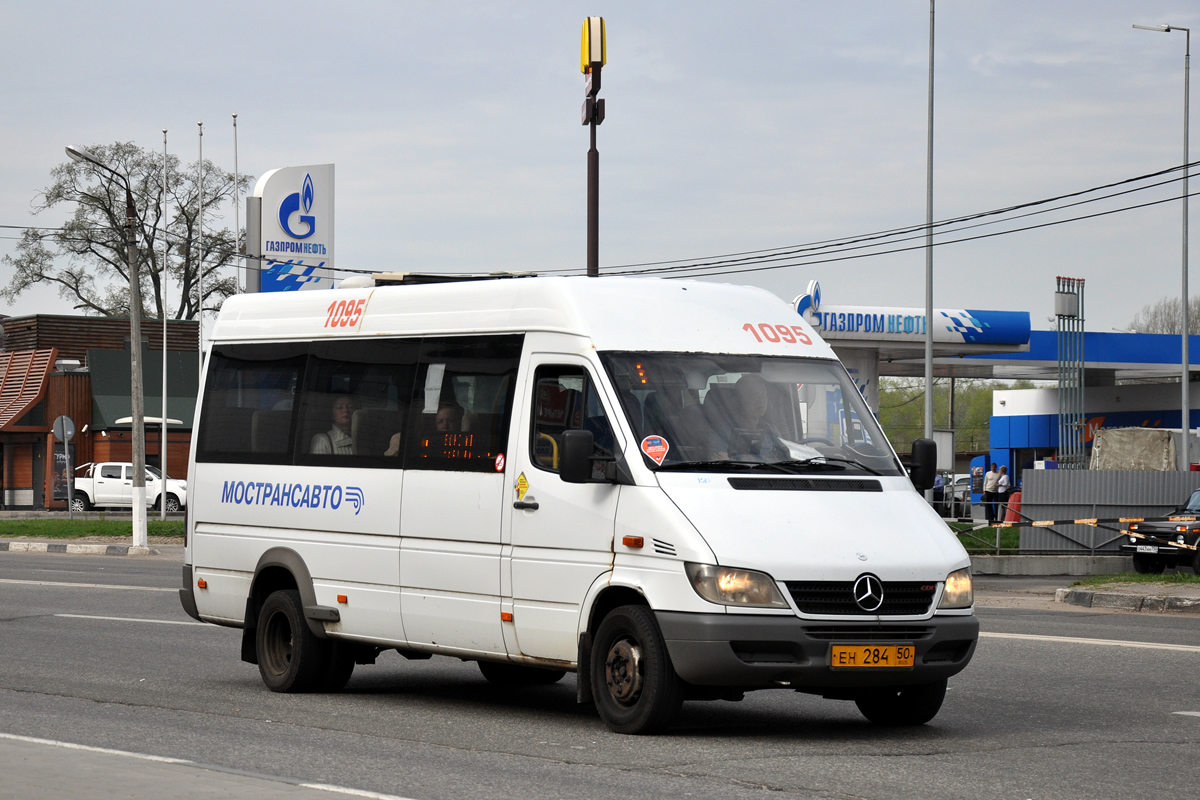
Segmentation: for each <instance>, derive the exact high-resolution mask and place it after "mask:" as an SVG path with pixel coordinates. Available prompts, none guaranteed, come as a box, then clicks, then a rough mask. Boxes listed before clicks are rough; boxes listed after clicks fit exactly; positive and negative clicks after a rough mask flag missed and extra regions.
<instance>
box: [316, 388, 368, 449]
mask: <svg viewBox="0 0 1200 800" xmlns="http://www.w3.org/2000/svg"><path fill="white" fill-rule="evenodd" d="M357 408H358V403H356V402H354V398H352V397H351V396H350V395H348V394H339V395H337V396H336V397H335V398H334V400H333V407H332V408H330V410H329V416H330V420H331V422H332V425H331V427H330V428H329V430H328V431H325V432H324V433H318V434H315V435H313V437H312V441H311V442H310V443H309V447H308V452H310V453H313V454H315V455H326V456H327V455H339V456H350V455H354V440H353V439H351V438H350V420H351V419H353V418H354V411H355V410H356V409H357Z"/></svg>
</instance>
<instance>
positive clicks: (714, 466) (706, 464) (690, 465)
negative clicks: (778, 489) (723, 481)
mask: <svg viewBox="0 0 1200 800" xmlns="http://www.w3.org/2000/svg"><path fill="white" fill-rule="evenodd" d="M789 463H791V462H778V461H736V460H733V459H729V458H723V459H717V460H714V461H680V462H677V463H675V464H664V465H662V466H661V467H659V468H658V469H656V470H655V472H685V471H687V470H699V471H702V472H750V471H753V470H756V469H764V468H765V469H767V470H770V471H772V472H782V473H784V474H785V475H794V474H795V470H794V469H791V468H790V467H789V466H788V464H789ZM841 468H842V469H844V467H841Z"/></svg>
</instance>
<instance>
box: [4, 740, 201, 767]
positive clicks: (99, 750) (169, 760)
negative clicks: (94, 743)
mask: <svg viewBox="0 0 1200 800" xmlns="http://www.w3.org/2000/svg"><path fill="white" fill-rule="evenodd" d="M0 739H12V740H13V741H15V742H28V743H29V744H45V745H50V746H51V747H65V748H66V749H68V750H86V751H87V752H89V753H105V754H106V755H110V756H127V757H129V758H140V759H142V760H143V761H161V762H162V763H164V764H191V763H193V762H191V761H188V760H187V759H185V758H167V757H166V756H152V755H149V754H148V753H131V752H129V751H128V750H110V749H109V748H107V747H89V746H88V745H86V744H73V743H72V742H60V741H58V740H57V739H36V738H34V737H32V736H17V735H16V734H12V733H0Z"/></svg>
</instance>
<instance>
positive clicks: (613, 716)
mask: <svg viewBox="0 0 1200 800" xmlns="http://www.w3.org/2000/svg"><path fill="white" fill-rule="evenodd" d="M591 657H592V664H591V672H592V675H591V678H592V696H593V697H594V698H595V699H596V710H597V711H598V712H599V713H600V719H602V720H603V721H604V724H605V725H607V726H608V727H609V729H610V730H612V731H614V732H616V733H656V732H657V731H660V730H663V729H664V728H666V727H668V726H670V724H671V723H672V722H673V721H674V720H675V717H676V716H677V715H678V714H679V709H680V706H681V705H682V704H683V682H682V681H680V680H679V676H678V675H676V674H675V667H674V665H673V664H671V656H670V655H669V654H668V653H667V645H666V642H664V641H663V637H662V633H661V632H660V631H659V629H658V622H657V621H656V620H655V619H654V613H653V612H652V611H651V610H650V609H649V608H646V607H645V606H621V607H619V608H615V609H613V610H612V611H610V612H609V613H608V616H606V617H605V618H604V621H603V622H601V623H600V627H599V629H598V630H597V631H596V638H595V642H594V644H593V646H592V656H591Z"/></svg>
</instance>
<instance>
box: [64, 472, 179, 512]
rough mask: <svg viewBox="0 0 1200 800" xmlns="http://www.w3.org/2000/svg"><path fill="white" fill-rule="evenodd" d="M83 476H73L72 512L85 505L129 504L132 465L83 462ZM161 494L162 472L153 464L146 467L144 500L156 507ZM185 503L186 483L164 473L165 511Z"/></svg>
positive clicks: (112, 505) (123, 505) (174, 509)
mask: <svg viewBox="0 0 1200 800" xmlns="http://www.w3.org/2000/svg"><path fill="white" fill-rule="evenodd" d="M79 469H86V470H87V472H86V473H85V474H84V476H83V477H78V478H76V479H75V499H74V501H73V502H72V506H71V508H72V510H73V511H87V510H88V509H89V508H96V507H99V508H110V507H111V508H122V507H123V508H131V507H132V506H133V464H130V463H128V462H125V463H122V462H119V461H109V462H104V463H100V464H83V465H82V466H80V467H79ZM161 495H162V474H161V473H160V472H159V470H158V468H157V467H151V466H147V467H146V503H147V505H148V506H149V507H150V508H158V502H159V498H160V497H161ZM186 505H187V482H186V481H180V480H175V479H174V478H172V477H171V476H169V475H168V476H167V511H179V510H180V509H182V508H183V507H184V506H186Z"/></svg>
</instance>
